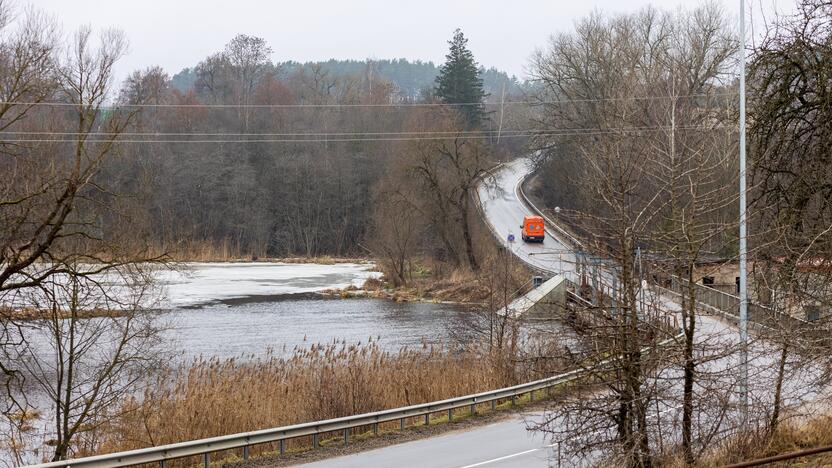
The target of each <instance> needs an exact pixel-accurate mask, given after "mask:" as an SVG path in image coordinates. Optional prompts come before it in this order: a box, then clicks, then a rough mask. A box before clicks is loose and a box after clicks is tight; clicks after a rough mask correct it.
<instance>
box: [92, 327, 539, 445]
mask: <svg viewBox="0 0 832 468" xmlns="http://www.w3.org/2000/svg"><path fill="white" fill-rule="evenodd" d="M508 362H509V361H508V359H507V358H506V357H505V356H499V355H489V354H488V353H485V352H480V351H479V350H468V351H465V352H461V353H449V352H446V351H444V350H441V349H436V348H431V347H427V346H425V347H423V348H422V349H417V350H413V349H402V350H400V351H399V352H395V353H390V352H386V351H384V350H382V349H381V348H380V347H379V346H378V345H377V344H376V343H372V342H371V343H369V344H365V345H361V346H352V345H345V344H343V343H335V344H328V345H315V346H312V347H311V348H307V349H295V350H294V353H293V354H292V355H291V356H290V357H288V358H281V357H278V356H276V355H267V356H266V357H264V358H259V359H253V360H239V359H227V360H217V359H210V360H197V361H195V362H193V363H192V364H191V365H190V366H188V367H187V368H186V369H184V370H180V371H176V370H167V371H165V372H163V373H162V374H161V375H160V376H159V378H158V381H157V382H156V385H155V386H154V388H152V389H151V390H148V391H147V392H146V393H145V394H144V395H142V396H140V397H135V398H131V399H129V400H128V401H125V402H124V403H123V404H122V405H121V408H120V409H119V411H118V412H117V413H118V416H113V417H112V418H111V419H110V421H109V422H107V423H105V424H103V425H102V426H100V427H98V428H97V429H96V430H95V431H93V432H91V433H90V434H88V436H87V437H86V438H85V443H83V444H82V445H83V448H81V451H82V452H86V453H84V454H86V455H88V454H91V453H92V452H96V453H106V452H115V451H121V450H129V449H135V448H140V447H147V446H153V445H160V444H168V443H174V442H181V441H186V440H192V439H199V438H205V437H211V436H218V435H224V434H231V433H237V432H245V431H251V430H257V429H264V428H269V427H277V426H283V425H288V424H294V423H300V422H307V421H315V420H322V419H328V418H334V417H339V416H347V415H352V414H359V413H364V412H370V411H376V410H380V409H386V408H394V407H398V406H404V405H410V404H417V403H423V402H428V401H434V400H438V399H443V398H449V397H454V396H460V395H465V394H469V393H474V392H478V391H484V390H488V389H494V388H498V387H502V386H507V385H511V384H514V383H517V381H518V380H520V379H523V378H524V376H519V375H515V374H514V373H513V372H511V371H507V369H511V368H513V366H510V365H507V363H508ZM265 449H267V447H262V448H261V450H265ZM272 450H273V448H272ZM252 453H256V450H255V449H253V452H252Z"/></svg>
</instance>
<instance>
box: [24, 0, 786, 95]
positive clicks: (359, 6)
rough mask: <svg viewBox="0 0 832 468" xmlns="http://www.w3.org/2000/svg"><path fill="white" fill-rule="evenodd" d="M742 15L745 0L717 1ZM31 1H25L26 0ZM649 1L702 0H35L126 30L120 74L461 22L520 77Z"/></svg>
mask: <svg viewBox="0 0 832 468" xmlns="http://www.w3.org/2000/svg"><path fill="white" fill-rule="evenodd" d="M717 1H719V2H720V3H722V4H723V5H724V8H725V9H726V11H727V12H729V13H730V14H731V15H732V18H737V17H738V16H737V15H738V10H739V0H717ZM748 1H749V2H750V3H751V4H753V5H754V7H755V8H754V13H753V14H754V15H756V18H755V19H759V17H760V11H762V10H765V11H766V12H767V14H770V13H771V11H773V10H774V9H779V10H791V8H792V5H793V3H794V0H748ZM26 3H27V2H26V0H18V4H20V5H25V4H26ZM650 3H652V4H653V5H656V6H660V7H662V8H676V7H678V6H680V5H681V6H691V7H692V6H696V5H697V4H698V3H699V2H698V1H697V0H653V1H652V2H651V1H649V0H501V1H494V0H479V1H475V0H415V1H406V2H405V1H393V0H331V1H321V0H280V1H276V0H272V1H267V0H230V1H229V0H225V1H220V0H166V1H161V0H129V1H128V0H33V1H31V4H33V5H34V6H35V7H38V8H40V9H42V10H44V11H46V12H48V13H50V14H52V15H54V16H55V17H56V18H57V19H58V21H59V22H60V23H62V24H63V30H64V32H66V33H69V32H71V31H73V30H75V29H76V28H78V26H80V25H82V24H90V25H92V26H93V28H105V27H117V28H119V29H122V30H124V31H125V32H126V34H127V36H128V38H129V40H130V51H129V54H128V55H127V57H125V58H124V59H123V60H122V61H121V62H120V63H119V66H118V70H117V77H118V79H121V78H123V77H124V76H126V75H127V74H128V73H129V72H130V71H132V70H135V69H140V68H146V67H148V66H151V65H160V66H162V67H163V68H164V69H165V70H167V71H168V72H169V73H170V74H171V75H172V74H174V73H176V72H178V71H179V70H181V69H182V68H184V67H186V66H193V65H195V64H196V63H197V62H199V61H200V60H201V59H203V58H204V57H205V56H207V55H208V54H211V53H213V52H216V51H219V50H221V49H222V47H223V46H224V44H225V43H226V42H228V40H229V39H231V38H232V37H233V36H234V35H235V34H238V33H245V34H249V35H255V36H261V37H263V38H265V39H266V40H267V41H268V43H269V44H270V45H271V46H272V48H273V49H274V56H273V57H272V59H273V60H275V61H283V60H297V61H308V60H324V59H329V58H339V59H344V58H353V59H365V58H378V59H381V58H400V57H404V58H408V59H422V60H430V61H434V62H437V63H440V62H442V61H443V60H444V55H445V53H446V49H447V44H446V41H447V40H448V39H449V38H450V37H451V34H452V32H453V30H454V29H455V28H457V27H460V28H462V30H463V32H464V33H465V35H466V36H467V37H468V38H469V46H470V48H471V50H472V51H473V52H474V55H475V56H476V58H477V60H478V61H479V62H480V64H482V65H484V66H486V67H490V66H494V67H497V68H500V69H503V70H506V71H507V72H509V73H511V74H515V75H517V76H518V77H521V78H522V77H523V76H524V75H525V67H526V64H527V62H528V58H529V56H530V55H531V53H532V52H533V51H534V50H535V48H538V47H542V46H543V45H545V43H546V39H547V38H548V37H549V36H550V35H551V34H553V33H556V32H562V31H568V30H570V29H571V28H572V25H573V24H574V21H575V20H576V19H578V18H580V17H583V16H585V15H587V14H589V13H591V12H592V11H593V10H594V9H597V10H601V11H605V12H629V11H635V10H638V9H639V8H641V7H644V6H646V5H648V4H650Z"/></svg>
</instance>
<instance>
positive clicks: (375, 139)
mask: <svg viewBox="0 0 832 468" xmlns="http://www.w3.org/2000/svg"><path fill="white" fill-rule="evenodd" d="M668 128H670V127H668V126H661V127H641V128H640V127H629V128H617V129H605V130H595V131H571V130H563V131H541V132H537V131H527V132H521V131H518V132H517V133H511V134H508V135H504V137H505V138H525V137H534V136H593V135H609V134H616V133H619V134H633V133H649V132H656V131H662V130H666V129H668ZM719 129H729V130H732V131H736V129H735V127H733V126H715V127H714V126H709V127H706V126H689V127H679V126H676V130H700V131H708V130H719ZM309 135H311V136H314V138H276V139H275V138H268V139H262V138H246V139H230V140H229V139H225V140H223V139H208V140H193V139H186V140H171V139H164V140H152V139H139V140H122V139H118V138H114V139H87V138H83V139H81V138H75V139H71V138H42V139H41V138H32V139H24V138H13V139H0V143H177V144H188V143H198V144H207V143H338V142H362V141H366V142H381V141H394V142H396V141H426V140H448V139H463V140H484V139H490V138H492V137H493V136H494V135H493V134H492V133H488V134H473V135H472V134H462V135H458V134H454V135H443V136H432V135H431V134H430V133H426V134H424V135H422V136H388V137H360V136H359V137H345V136H336V137H335V138H321V137H320V136H321V135H319V134H309ZM324 135H326V134H324ZM342 135H349V134H342ZM355 135H364V134H361V133H356V134H355ZM220 136H222V135H220Z"/></svg>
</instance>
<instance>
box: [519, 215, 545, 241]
mask: <svg viewBox="0 0 832 468" xmlns="http://www.w3.org/2000/svg"><path fill="white" fill-rule="evenodd" d="M520 229H522V230H523V231H522V237H523V241H524V242H543V238H544V237H545V232H544V226H543V218H542V217H540V216H524V217H523V224H522V225H520Z"/></svg>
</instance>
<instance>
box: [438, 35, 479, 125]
mask: <svg viewBox="0 0 832 468" xmlns="http://www.w3.org/2000/svg"><path fill="white" fill-rule="evenodd" d="M448 44H450V46H451V48H450V51H449V52H448V55H446V56H445V63H444V64H443V65H442V67H440V68H439V76H437V77H436V96H437V97H439V99H441V100H442V102H445V103H448V104H462V103H464V104H472V103H474V105H465V106H459V107H460V109H459V110H460V112H461V113H462V115H464V116H465V119H466V120H467V122H468V125H469V126H470V127H478V126H480V124H481V123H482V121H483V120H485V117H486V114H485V106H484V105H483V100H484V99H485V97H486V96H488V95H487V94H486V93H485V91H483V87H482V78H481V77H480V73H479V66H478V65H477V62H476V61H475V60H474V54H472V53H471V51H470V50H468V47H467V44H468V39H466V38H465V36H464V35H463V34H462V31H461V30H459V29H457V30H456V31H454V38H453V39H451V40H450V41H448Z"/></svg>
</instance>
